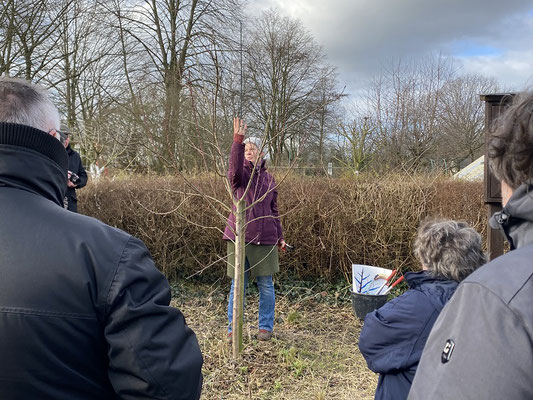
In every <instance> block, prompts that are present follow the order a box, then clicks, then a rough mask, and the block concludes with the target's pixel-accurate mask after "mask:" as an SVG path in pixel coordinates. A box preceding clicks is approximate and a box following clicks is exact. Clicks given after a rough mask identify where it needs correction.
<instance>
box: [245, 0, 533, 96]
mask: <svg viewBox="0 0 533 400" xmlns="http://www.w3.org/2000/svg"><path fill="white" fill-rule="evenodd" d="M270 7H276V8H278V9H279V10H280V12H281V13H283V14H285V15H289V16H291V17H295V18H298V19H300V20H301V21H302V23H303V24H304V26H306V27H307V28H308V29H309V30H310V31H311V33H312V34H313V35H314V37H315V39H316V40H317V42H318V43H319V44H321V45H322V46H323V48H324V51H325V52H326V54H327V55H328V57H329V60H330V62H331V63H332V64H334V65H336V66H337V67H338V68H339V72H340V79H341V80H342V81H343V82H344V83H346V84H347V85H348V90H349V91H351V92H355V91H357V90H358V86H359V85H360V83H361V82H364V81H365V80H366V79H368V77H369V76H370V75H372V74H373V73H375V72H376V71H377V70H379V69H380V68H381V66H382V65H384V64H387V62H389V61H390V60H391V59H398V58H403V59H407V58H409V59H410V58H416V57H420V56H424V55H426V54H428V53H430V52H441V51H442V52H444V53H445V54H450V55H452V56H453V55H454V51H456V47H457V46H456V45H457V43H461V42H468V43H469V44H470V46H471V47H473V48H474V49H475V47H476V46H484V47H485V48H494V49H495V51H496V55H493V56H491V55H484V56H475V55H474V56H471V57H466V56H458V59H459V62H460V64H461V65H463V66H464V69H465V71H469V72H470V71H472V72H481V73H486V74H487V75H491V76H494V77H496V78H497V79H498V80H499V81H500V82H501V83H502V84H504V85H513V86H520V85H523V84H524V83H525V81H526V80H527V79H528V78H529V75H528V69H532V68H531V66H532V65H533V64H532V61H533V60H532V57H531V52H530V51H529V48H530V41H531V38H532V37H533V14H532V12H531V11H532V10H533V4H532V2H531V0H507V1H506V2H503V1H500V0H467V1H464V0H401V1H398V0H329V1H324V0H291V1H285V2H282V1H281V0H251V2H250V6H249V10H250V12H252V13H253V14H256V15H257V14H258V13H260V12H261V11H262V10H265V9H268V8H270ZM473 54H475V51H474V52H473ZM485 63H488V65H486V64H485Z"/></svg>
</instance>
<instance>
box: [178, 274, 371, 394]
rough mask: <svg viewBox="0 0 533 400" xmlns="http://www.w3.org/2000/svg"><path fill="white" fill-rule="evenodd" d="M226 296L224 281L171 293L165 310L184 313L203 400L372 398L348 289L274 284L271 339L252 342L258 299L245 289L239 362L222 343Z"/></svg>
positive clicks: (253, 290)
mask: <svg viewBox="0 0 533 400" xmlns="http://www.w3.org/2000/svg"><path fill="white" fill-rule="evenodd" d="M228 290H229V280H224V281H219V282H217V283H216V284H213V285H206V284H200V283H194V284H188V283H187V284H185V285H183V284H181V285H179V287H175V288H174V297H173V303H172V304H173V305H174V306H176V307H178V308H180V309H181V310H182V312H183V313H184V314H185V317H186V320H187V323H188V325H189V326H190V327H191V328H192V329H193V330H194V331H195V333H196V335H197V337H198V341H199V343H200V347H201V349H202V353H203V355H204V368H203V374H204V385H203V394H202V399H206V400H210V399H213V400H215V399H216V400H222V399H316V400H321V399H340V400H342V399H373V397H374V391H375V387H376V383H377V375H375V374H374V373H372V372H371V371H369V370H368V369H367V368H366V363H365V361H364V359H363V357H362V356H361V354H360V353H359V350H358V348H357V340H358V337H359V332H360V330H361V322H360V321H359V320H357V318H356V317H355V316H354V314H353V311H352V308H351V303H350V302H349V297H348V290H347V288H335V287H332V286H329V287H328V286H325V285H323V286H322V287H319V285H314V286H313V285H311V284H309V283H307V282H301V283H296V284H294V283H293V284H292V286H288V285H286V284H285V285H284V286H282V287H280V286H279V285H276V295H277V299H276V302H277V304H276V323H275V326H274V336H273V339H272V341H270V342H259V341H257V340H256V339H255V338H254V337H255V334H256V331H257V306H258V304H257V301H258V293H257V289H256V288H255V286H250V287H249V288H248V293H247V297H246V311H245V320H244V336H245V337H244V351H243V356H242V359H241V360H240V361H238V362H234V361H233V360H232V357H231V348H230V346H229V343H228V339H227V327H226V324H227V322H226V321H227V320H226V309H227V292H228Z"/></svg>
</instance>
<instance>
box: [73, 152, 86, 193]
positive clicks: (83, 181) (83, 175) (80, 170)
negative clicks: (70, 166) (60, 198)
mask: <svg viewBox="0 0 533 400" xmlns="http://www.w3.org/2000/svg"><path fill="white" fill-rule="evenodd" d="M78 157H79V168H78V172H77V174H78V176H79V177H80V180H81V182H80V184H79V185H78V186H76V189H81V188H82V187H84V186H85V185H87V179H88V176H87V171H85V168H84V167H83V163H82V162H81V157H80V156H79V155H78Z"/></svg>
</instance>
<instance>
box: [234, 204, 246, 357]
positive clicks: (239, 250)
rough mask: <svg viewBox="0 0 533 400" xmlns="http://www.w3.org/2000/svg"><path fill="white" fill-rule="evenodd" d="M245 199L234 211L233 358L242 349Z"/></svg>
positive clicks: (238, 354) (237, 355)
mask: <svg viewBox="0 0 533 400" xmlns="http://www.w3.org/2000/svg"><path fill="white" fill-rule="evenodd" d="M244 208H245V201H244V199H240V200H239V201H238V202H237V210H236V211H235V272H234V279H235V284H234V285H233V305H232V307H233V320H232V321H231V323H232V328H231V330H232V335H233V358H234V359H237V358H239V356H240V353H241V350H242V320H243V308H244V265H245V243H244V240H245V236H246V230H245V228H244V225H245V223H246V221H245V219H246V217H245V212H244Z"/></svg>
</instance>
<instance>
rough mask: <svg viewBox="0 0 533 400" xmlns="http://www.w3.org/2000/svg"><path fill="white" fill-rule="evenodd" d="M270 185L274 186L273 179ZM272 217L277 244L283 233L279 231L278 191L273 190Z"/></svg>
mask: <svg viewBox="0 0 533 400" xmlns="http://www.w3.org/2000/svg"><path fill="white" fill-rule="evenodd" d="M272 183H273V184H274V186H276V183H275V181H274V178H272ZM270 207H271V210H272V215H273V216H274V217H275V218H274V221H275V223H276V230H277V232H278V242H279V241H280V240H282V239H283V231H282V230H281V221H280V220H279V211H278V190H277V189H274V190H273V192H272V204H271V206H270Z"/></svg>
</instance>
